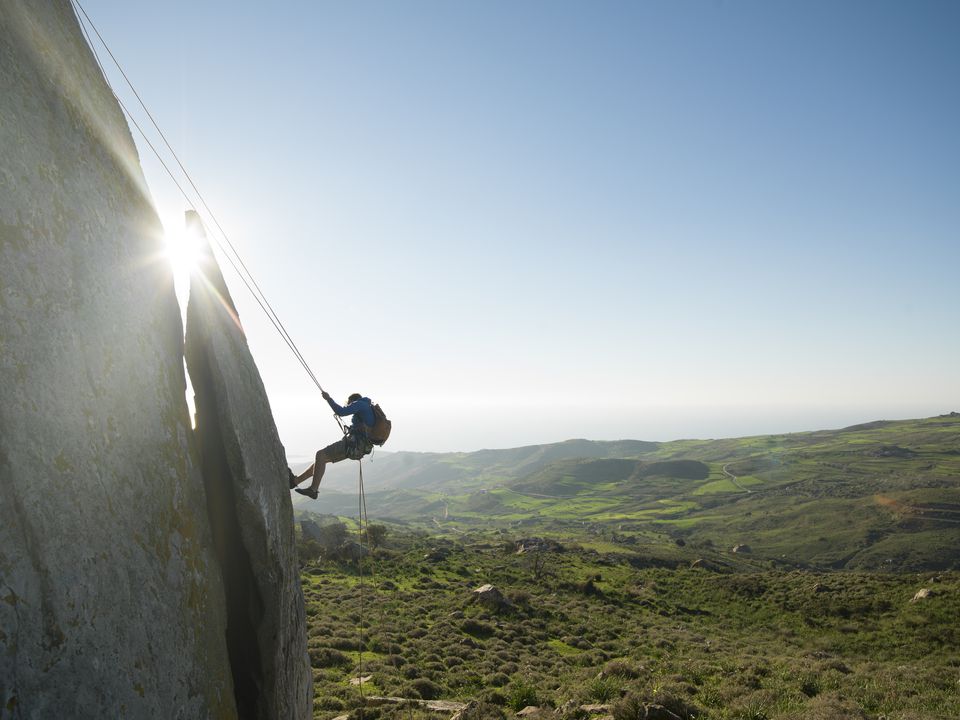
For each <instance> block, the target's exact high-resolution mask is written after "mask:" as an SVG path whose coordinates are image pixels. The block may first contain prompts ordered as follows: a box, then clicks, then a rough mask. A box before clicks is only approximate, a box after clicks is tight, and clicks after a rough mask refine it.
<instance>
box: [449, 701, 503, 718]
mask: <svg viewBox="0 0 960 720" xmlns="http://www.w3.org/2000/svg"><path fill="white" fill-rule="evenodd" d="M460 718H461V720H504V718H506V715H504V714H503V710H501V709H500V708H499V707H498V706H497V705H495V704H493V703H489V702H471V703H468V704H467V706H466V707H465V708H464V709H463V712H462V713H460Z"/></svg>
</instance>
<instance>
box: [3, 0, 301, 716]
mask: <svg viewBox="0 0 960 720" xmlns="http://www.w3.org/2000/svg"><path fill="white" fill-rule="evenodd" d="M160 233H161V228H160V225H159V222H158V220H157V218H156V215H155V213H154V211H153V209H152V207H151V202H150V198H149V195H148V193H147V191H146V188H145V184H144V179H143V176H142V173H141V170H140V166H139V160H138V158H137V154H136V150H135V147H134V144H133V142H132V138H131V136H130V133H129V130H128V128H127V126H126V122H125V120H124V118H123V116H122V114H121V111H120V108H119V107H118V105H117V103H116V101H115V99H114V98H113V96H112V94H111V92H110V90H109V88H108V87H107V85H106V83H105V81H104V79H103V77H102V75H101V73H100V70H99V69H98V68H97V66H96V63H95V60H94V58H93V56H92V54H91V53H90V51H89V48H88V47H87V46H86V43H85V41H84V39H83V37H82V34H81V31H80V28H79V25H78V23H77V21H76V18H75V17H74V15H73V11H72V9H71V6H70V4H69V2H68V0H0V719H4V720H5V719H6V718H17V719H19V718H43V719H46V718H72V719H73V718H98V719H99V718H121V717H128V718H164V719H166V718H184V719H190V720H193V719H194V718H232V717H237V716H238V714H239V715H240V716H241V717H275V718H298V717H307V716H308V714H309V706H310V698H309V697H308V695H309V693H310V683H309V679H310V674H309V673H310V671H309V665H308V664H307V663H306V654H305V638H304V637H302V636H303V634H304V626H303V601H302V596H301V595H300V592H299V587H298V586H296V582H295V576H296V563H295V560H294V558H293V555H292V554H293V552H294V549H293V532H292V525H291V523H292V520H291V518H290V517H289V515H290V502H289V497H288V495H287V491H286V490H282V491H281V490H280V489H278V488H276V487H275V483H276V482H282V478H280V477H279V473H280V472H281V470H280V465H281V464H282V462H283V461H282V448H281V447H279V442H278V441H277V440H276V431H275V429H273V422H272V418H270V417H269V407H268V405H267V404H266V398H265V396H262V386H260V385H259V376H256V383H257V387H258V388H259V391H260V393H261V395H260V396H257V397H258V399H257V400H251V402H252V403H254V404H255V403H256V402H262V405H259V406H250V405H243V406H242V407H243V412H244V413H250V417H249V418H248V420H245V421H243V422H247V421H249V422H254V420H255V421H256V422H259V423H266V424H267V425H266V426H267V427H268V430H271V431H272V433H273V435H272V436H270V439H269V441H264V442H259V441H256V440H251V437H250V436H249V435H248V434H243V433H241V434H240V435H239V436H238V437H237V438H235V439H231V438H232V436H231V434H230V432H229V431H225V430H223V428H229V427H230V414H229V412H226V411H225V410H224V405H223V404H222V400H220V399H218V400H217V401H216V407H217V410H218V412H219V413H220V415H219V416H218V418H219V419H218V420H216V421H208V420H207V419H206V415H204V424H205V425H210V426H214V425H215V423H221V425H219V427H220V429H221V431H222V432H221V434H222V435H223V439H222V440H221V442H222V444H223V445H224V446H225V447H226V448H227V449H229V447H230V443H231V442H234V441H236V442H248V441H249V442H251V447H250V448H249V449H248V450H246V451H245V453H246V454H244V455H243V460H244V468H247V470H248V474H247V475H243V474H242V473H241V474H240V475H235V474H234V470H233V468H232V466H231V474H230V475H229V477H230V478H233V477H241V478H242V480H243V482H242V483H241V485H240V487H239V488H238V489H236V490H234V489H233V488H231V487H227V486H223V485H222V484H221V485H218V484H217V482H218V481H215V482H214V483H213V484H212V485H211V487H213V488H214V489H215V492H217V493H224V494H226V495H228V496H230V495H237V496H240V497H241V498H242V499H243V501H242V502H234V503H232V505H231V504H230V503H223V502H221V501H220V499H219V498H218V497H212V498H211V499H210V500H211V501H210V502H209V503H208V498H207V495H206V491H205V489H204V483H203V479H202V478H201V475H200V470H199V466H198V463H197V462H196V460H195V459H193V458H194V457H195V455H193V454H192V453H191V449H190V448H191V433H192V431H191V429H190V424H189V420H188V416H187V408H186V402H185V399H184V392H185V378H184V373H183V339H182V326H181V322H180V314H179V309H178V307H177V304H176V298H175V296H174V292H173V285H172V280H171V276H170V270H169V267H168V265H167V264H166V262H165V261H164V260H163V258H162V256H161V250H162V238H161V235H160ZM210 332H211V333H213V335H212V340H211V343H210V347H211V348H212V350H211V352H210V353H208V354H207V355H206V357H208V358H209V362H208V366H209V369H204V370H203V373H204V374H203V376H202V377H201V378H199V383H197V382H195V384H199V385H200V387H199V390H198V394H200V395H203V396H204V397H206V393H207V390H208V388H207V387H206V383H207V382H213V381H214V380H215V381H216V382H217V383H218V397H219V396H221V395H222V396H223V397H226V398H228V399H230V400H231V401H232V398H233V395H232V394H231V391H230V390H229V389H228V390H227V391H226V392H225V393H224V392H221V390H220V389H219V388H221V387H222V386H224V385H227V386H229V385H230V384H231V382H232V380H233V378H232V377H231V373H238V376H239V382H240V383H241V384H242V385H243V387H244V388H247V387H249V383H250V382H251V380H250V377H251V376H252V375H256V368H255V367H253V365H252V360H251V359H250V357H249V353H246V348H245V346H244V347H243V348H242V350H243V352H244V353H245V354H242V357H241V358H240V360H239V361H237V360H235V359H232V358H230V357H223V356H222V355H221V354H219V353H220V350H222V349H223V348H224V347H226V348H227V350H226V351H227V352H231V351H233V350H234V349H236V348H235V346H234V345H227V346H223V345H221V343H220V340H219V338H220V334H219V333H220V332H221V329H219V328H217V327H216V326H215V325H214V326H213V327H212V329H211V330H210ZM230 342H233V341H230ZM204 352H205V353H206V351H204ZM203 407H204V408H206V407H209V403H207V402H204V405H203ZM224 412H226V415H223V413H224ZM245 432H247V433H251V434H254V435H255V434H257V433H259V432H262V427H259V426H258V427H255V428H253V429H248V430H246V431H245ZM267 435H269V432H267ZM209 437H212V435H208V436H207V438H209ZM218 452H219V451H218ZM261 452H263V453H264V456H263V458H260V457H254V456H253V455H255V454H258V453H261ZM224 453H225V454H221V455H217V453H214V454H212V455H211V454H210V453H207V452H205V453H204V457H205V458H206V459H208V460H209V459H210V458H211V457H212V458H214V459H213V460H212V461H211V462H212V463H213V464H212V465H211V467H212V468H214V472H213V474H214V477H215V478H221V477H225V475H224V474H223V473H221V472H219V471H217V470H216V463H217V462H224V463H228V462H230V461H229V457H230V456H229V454H226V453H227V450H224ZM217 458H219V459H217ZM264 468H268V469H269V473H270V476H269V477H266V476H263V475H261V474H260V473H261V470H263V469H264ZM251 473H252V474H251ZM258 481H263V482H264V483H265V485H264V486H263V487H262V488H259V489H258V488H257V487H255V484H256V482H258ZM208 504H209V505H210V507H211V508H214V509H216V508H220V507H231V506H236V508H237V514H236V516H234V517H232V518H230V517H225V516H223V514H222V513H221V514H218V515H217V516H216V517H217V518H218V520H217V522H216V523H214V527H215V528H216V531H217V533H218V535H219V536H221V539H222V536H223V533H224V532H225V530H224V528H226V529H227V530H226V532H228V533H231V535H230V537H231V538H232V537H236V536H242V537H243V538H244V542H245V543H247V544H246V545H243V546H239V547H237V548H236V551H237V554H236V556H235V557H234V555H232V554H231V552H230V550H229V549H227V551H226V554H225V555H221V557H225V558H227V560H228V561H229V563H234V564H235V565H237V566H238V567H241V568H246V570H242V571H241V572H240V573H239V576H240V578H241V581H240V582H239V583H234V584H233V586H232V587H235V588H239V589H240V590H239V592H240V595H238V596H234V594H232V593H231V595H230V596H229V600H230V606H231V607H235V606H237V605H238V604H239V605H240V606H242V607H245V608H249V609H250V612H249V614H250V617H251V621H250V625H249V626H247V627H246V628H244V629H242V632H241V633H240V634H239V635H238V634H237V633H235V632H234V633H233V639H232V640H231V635H230V634H229V633H228V624H231V625H232V629H234V630H235V629H236V627H237V626H236V625H235V623H234V622H233V621H231V622H230V623H228V611H227V606H228V602H227V600H228V596H227V595H226V594H225V592H224V580H223V578H224V577H226V578H227V580H228V581H230V582H233V577H234V575H235V574H236V573H235V572H234V570H232V569H231V568H232V567H233V566H232V565H228V566H227V567H224V568H221V565H220V559H219V558H218V555H217V552H216V550H215V549H214V548H215V543H214V532H213V531H212V530H211V522H210V517H209V516H208V514H207V510H208ZM226 512H228V513H229V510H227V511H226ZM284 513H286V515H284ZM231 528H232V529H231ZM250 528H256V529H257V532H260V533H261V534H256V533H254V534H253V535H251V531H250V530H249V529H250ZM220 547H221V549H223V548H224V547H225V546H224V545H223V543H222V542H221V544H220ZM237 558H239V560H237ZM244 558H247V559H244ZM260 560H263V561H264V562H266V563H267V565H265V566H259V565H257V564H256V563H257V562H259V561H260ZM271 563H272V564H271ZM268 586H270V587H268ZM243 593H246V594H245V595H243ZM238 597H239V598H241V599H240V600H238ZM235 614H236V613H235V612H231V613H230V617H233V616H234V615H235ZM265 618H266V619H268V620H269V622H268V623H267V624H266V625H264V624H263V623H262V622H260V621H262V620H263V619H265ZM271 623H272V624H271ZM247 631H250V632H253V633H254V635H255V637H256V641H255V642H247V641H245V640H244V639H243V634H244V633H245V632H247ZM270 632H274V633H275V634H276V637H275V638H272V641H273V642H272V644H271V638H269V637H266V634H268V633H270ZM298 633H299V634H300V635H301V638H299V639H298V638H297V637H295V636H296V635H297V634H298ZM237 644H239V646H240V650H239V651H236V652H235V651H234V650H235V648H234V647H228V646H230V645H237ZM237 660H238V661H239V662H240V665H239V666H238V667H231V663H232V662H234V661H237ZM248 668H252V669H249V670H248ZM234 677H239V678H243V679H245V680H247V679H249V678H253V679H254V680H255V681H256V683H257V685H256V688H255V695H256V696H257V698H258V699H257V700H256V701H255V702H254V703H252V704H251V703H250V702H249V700H248V695H249V691H248V690H247V688H246V687H243V688H240V687H238V688H237V692H236V694H235V691H234V682H233V678H234ZM280 693H287V694H286V695H285V696H284V697H283V698H281V697H279V694H280ZM264 698H266V699H264ZM238 704H239V705H240V706H241V708H245V709H241V710H239V712H238ZM251 707H252V708H254V710H255V711H250V708H251ZM263 708H266V710H263ZM304 708H306V709H307V710H306V712H304Z"/></svg>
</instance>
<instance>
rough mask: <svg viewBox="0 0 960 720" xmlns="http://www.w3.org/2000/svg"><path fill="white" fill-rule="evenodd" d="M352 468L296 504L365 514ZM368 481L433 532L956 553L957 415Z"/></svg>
mask: <svg viewBox="0 0 960 720" xmlns="http://www.w3.org/2000/svg"><path fill="white" fill-rule="evenodd" d="M334 470H336V471H337V473H338V474H337V475H336V476H335V475H333V471H334ZM355 472H356V466H355V465H353V464H349V465H346V464H344V465H341V466H340V467H336V466H335V467H334V468H332V469H331V471H330V478H329V479H330V480H331V481H332V482H329V483H328V482H327V479H325V481H324V482H325V484H324V486H323V488H322V489H321V495H320V498H319V499H318V500H317V501H315V502H306V501H304V502H299V503H297V505H296V507H297V508H298V509H302V510H309V511H313V512H326V513H336V514H341V515H356V514H357V507H358V504H357V497H356V491H355V490H353V492H351V493H345V492H342V489H343V488H344V485H345V481H344V479H343V477H344V476H345V475H346V474H347V473H349V474H351V475H353V474H354V473H355ZM364 479H365V487H366V495H367V498H366V499H367V508H368V511H369V513H370V515H371V516H372V517H374V518H381V519H391V520H393V521H397V522H404V523H407V524H412V525H424V526H426V525H429V526H430V527H432V528H433V529H434V530H436V529H438V528H440V529H445V530H449V531H450V532H458V531H463V530H466V529H469V528H472V527H490V528H492V527H501V528H508V527H522V528H524V529H525V531H527V532H530V533H534V532H536V533H544V534H547V533H549V534H552V535H557V536H565V535H568V536H571V537H573V536H579V535H582V533H583V532H584V529H585V528H586V529H588V530H589V532H590V533H592V535H593V536H594V537H596V538H597V541H598V542H602V543H605V544H606V545H607V546H612V547H618V548H621V549H622V551H624V552H631V553H637V552H647V553H653V554H660V555H663V556H665V557H670V558H674V559H676V560H677V561H678V562H679V561H682V560H685V559H690V558H693V557H695V556H700V555H707V554H710V553H714V554H719V555H720V556H723V554H724V553H729V551H730V549H731V548H733V547H734V546H740V551H741V556H742V555H743V554H745V553H744V551H747V550H749V552H750V556H751V558H752V559H753V560H755V561H757V562H764V563H777V564H786V565H795V566H810V567H817V568H837V569H839V568H844V569H891V570H892V569H919V568H924V569H927V568H930V569H934V568H950V567H954V566H956V565H957V563H958V558H960V414H957V413H950V414H949V415H943V416H939V417H933V418H926V419H922V420H904V421H892V422H885V421H880V422H871V423H866V424H862V425H856V426H852V427H848V428H843V429H840V430H823V431H816V432H805V433H791V434H782V435H765V436H755V437H746V438H733V439H721V440H678V441H673V442H664V443H652V442H641V441H619V442H593V441H588V440H570V441H567V442H563V443H556V444H551V445H539V446H529V447H523V448H513V449H508V450H482V451H478V452H474V453H380V454H378V455H376V456H375V458H374V460H373V462H365V464H364ZM352 482H353V486H354V487H355V486H356V476H355V475H354V476H353V480H352ZM337 488H340V489H341V491H338V490H337ZM678 548H680V549H679V550H678ZM608 549H609V548H608Z"/></svg>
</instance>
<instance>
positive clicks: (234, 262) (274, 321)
mask: <svg viewBox="0 0 960 720" xmlns="http://www.w3.org/2000/svg"><path fill="white" fill-rule="evenodd" d="M70 2H71V5H72V6H73V7H74V14H75V15H76V17H77V20H78V21H79V23H80V28H81V30H82V31H83V35H84V37H85V38H86V40H87V44H88V45H89V46H90V50H91V52H93V57H94V59H95V60H96V62H97V66H98V67H99V68H100V72H101V73H102V74H103V78H104V80H105V81H106V83H107V87H108V88H109V89H110V92H111V93H112V94H113V97H114V99H116V101H117V103H118V104H119V105H120V107H121V109H122V110H123V112H124V114H125V115H126V116H127V118H128V119H129V120H130V122H131V123H132V124H133V126H134V127H135V128H136V129H137V132H139V133H140V136H141V137H142V138H143V140H144V142H146V143H147V146H148V147H149V148H150V150H151V152H153V154H154V155H155V156H156V158H157V160H158V162H159V163H160V165H161V167H163V169H164V170H165V171H166V173H167V175H169V176H170V179H171V180H172V181H173V184H174V185H176V187H177V189H178V190H179V191H180V194H181V195H183V198H184V200H185V201H186V203H187V205H189V206H190V209H192V210H193V211H194V212H195V213H196V214H197V217H198V218H199V219H200V222H201V224H202V225H203V228H204V231H205V232H207V233H208V234H209V235H210V236H211V237H212V238H213V241H214V243H215V244H216V246H217V248H218V249H219V250H220V253H221V254H222V255H223V256H224V257H225V258H226V259H227V260H228V261H229V262H230V265H231V266H232V267H233V269H234V271H235V272H236V273H237V276H238V277H239V278H240V281H241V282H242V283H243V284H244V286H245V287H246V288H247V290H248V291H249V293H250V294H251V295H252V296H253V299H254V300H255V301H256V302H257V304H258V305H259V306H260V309H261V310H262V311H263V313H264V315H266V316H267V319H268V320H269V321H270V324H271V325H273V327H274V329H275V330H276V331H277V333H279V335H280V337H281V339H282V340H283V341H284V343H286V345H287V347H288V348H289V349H290V351H291V352H292V353H293V355H294V357H295V358H296V359H297V361H298V362H299V363H300V365H301V366H302V367H303V369H304V370H305V371H306V373H307V375H308V376H309V377H310V379H311V380H312V381H313V384H314V385H316V386H317V389H319V390H320V392H321V393H323V392H324V389H323V386H322V385H320V381H319V380H318V379H317V376H316V375H315V374H314V372H313V370H312V369H311V368H310V365H309V364H308V363H307V361H306V358H304V356H303V353H301V352H300V348H299V347H297V344H296V343H295V342H294V340H293V338H292V337H291V335H290V333H289V332H288V331H287V328H286V327H285V326H284V324H283V322H282V321H281V320H280V316H279V315H277V313H276V311H275V310H274V309H273V306H272V305H271V304H270V301H269V300H268V299H267V296H266V294H265V293H264V292H263V290H262V289H261V288H260V285H259V284H258V283H257V281H256V280H255V279H254V277H253V274H252V273H251V272H250V270H249V268H248V267H247V265H246V263H244V262H243V258H242V257H241V255H240V253H239V252H238V251H237V249H236V247H235V246H234V244H233V243H232V242H231V241H230V237H229V235H227V232H226V231H225V230H224V229H223V226H222V225H221V224H220V221H219V220H217V217H216V215H214V213H213V211H212V210H211V209H210V206H209V205H208V204H207V201H206V200H205V199H204V197H203V194H202V193H201V192H200V189H199V188H198V187H197V185H196V183H195V182H194V181H193V178H192V177H191V175H190V173H189V172H188V171H187V169H186V167H184V165H183V163H182V162H181V161H180V157H179V156H178V155H177V153H176V151H175V150H174V149H173V147H172V146H171V145H170V142H169V141H168V140H167V136H166V135H165V134H164V132H163V130H161V129H160V126H159V125H158V124H157V121H156V120H155V119H154V117H153V114H152V113H151V112H150V110H149V108H147V105H146V103H145V102H144V101H143V98H142V97H141V96H140V93H139V92H137V89H136V87H134V85H133V82H132V81H131V80H130V78H129V76H128V75H127V73H126V72H125V71H124V69H123V67H122V66H121V65H120V62H119V61H118V60H117V58H116V56H115V55H114V54H113V51H112V50H110V46H109V45H107V42H106V40H104V39H103V35H101V34H100V30H99V29H97V26H96V25H95V24H94V22H93V20H92V19H91V18H90V16H89V15H88V14H87V11H86V10H85V9H84V7H83V5H81V4H80V0H70ZM88 24H89V26H90V28H91V29H92V30H93V32H94V34H95V35H96V36H97V38H98V39H99V40H100V44H101V45H102V46H103V48H104V50H106V52H107V54H108V55H109V56H110V59H111V60H112V61H113V64H114V65H115V66H116V67H117V70H118V71H119V72H120V75H121V76H122V77H123V79H124V81H125V82H126V84H127V86H128V87H129V88H130V90H131V92H133V94H134V96H135V97H136V98H137V102H138V103H139V104H140V107H141V108H143V111H144V112H145V113H146V115H147V117H148V118H149V119H150V123H151V124H152V125H153V127H154V129H155V130H156V131H157V133H158V134H159V135H160V137H161V139H162V140H163V143H164V145H165V146H166V147H167V149H168V150H169V151H170V154H171V155H172V156H173V158H174V160H176V163H177V165H178V166H179V168H180V171H181V172H182V173H183V176H184V177H185V178H186V179H187V181H188V182H189V183H190V186H191V187H192V188H193V190H194V192H195V193H196V195H197V198H198V199H199V201H200V202H199V204H200V205H201V206H202V207H203V208H204V209H205V210H206V212H207V214H208V215H209V216H210V218H211V219H212V220H213V224H214V225H215V226H216V228H217V230H218V231H219V233H220V235H222V237H223V240H224V243H226V246H227V247H224V243H221V242H220V239H219V238H218V237H217V235H216V234H215V233H213V232H211V228H210V227H209V226H208V225H207V223H206V222H205V221H204V219H203V216H202V214H201V213H200V210H199V209H198V207H197V205H196V204H195V203H194V202H193V199H192V198H191V197H190V196H189V194H188V193H187V192H186V190H184V188H183V186H182V185H181V184H180V182H179V180H178V179H177V177H176V175H174V173H173V171H172V170H171V169H170V167H169V166H168V165H167V163H166V162H165V161H164V159H163V157H162V156H161V155H160V152H159V151H158V150H157V148H156V147H155V146H154V144H153V143H152V142H151V141H150V138H149V137H148V136H147V134H146V132H145V131H144V130H143V128H142V127H141V126H140V123H139V122H137V119H136V118H135V117H134V116H133V113H131V112H130V110H129V109H128V108H127V106H126V105H125V104H124V102H123V101H122V100H121V99H120V96H119V95H118V94H117V92H116V90H115V89H114V87H113V85H112V83H111V82H110V79H109V77H108V76H107V73H106V70H105V68H104V66H103V63H102V62H101V60H100V55H99V54H98V53H97V50H96V46H95V44H94V43H93V40H92V38H91V36H90V33H89V32H88V30H87V25H88ZM227 248H229V250H230V252H227ZM234 258H236V259H234ZM333 417H334V419H335V420H336V422H337V425H338V426H339V427H340V430H341V431H342V432H344V433H346V428H345V427H344V425H343V422H341V420H340V418H339V417H338V416H337V415H334V416H333Z"/></svg>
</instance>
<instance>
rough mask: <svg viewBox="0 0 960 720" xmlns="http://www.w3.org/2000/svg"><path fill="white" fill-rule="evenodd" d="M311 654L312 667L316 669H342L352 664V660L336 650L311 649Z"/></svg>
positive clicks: (325, 648) (327, 648)
mask: <svg viewBox="0 0 960 720" xmlns="http://www.w3.org/2000/svg"><path fill="white" fill-rule="evenodd" d="M309 652H310V665H312V666H313V667H315V668H329V667H341V666H343V665H349V664H350V663H351V660H350V658H348V657H347V656H346V655H344V654H343V653H342V652H340V651H339V650H335V649H334V648H329V647H319V648H311V649H310V651H309Z"/></svg>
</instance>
